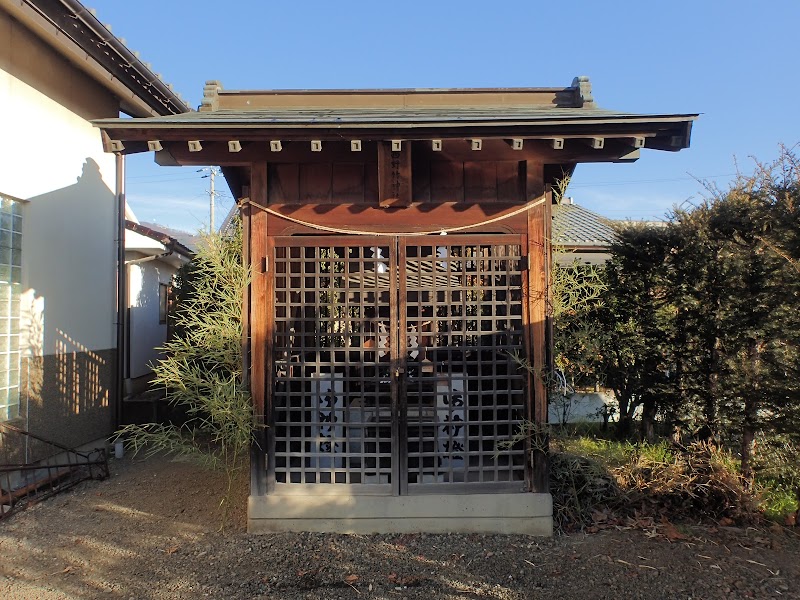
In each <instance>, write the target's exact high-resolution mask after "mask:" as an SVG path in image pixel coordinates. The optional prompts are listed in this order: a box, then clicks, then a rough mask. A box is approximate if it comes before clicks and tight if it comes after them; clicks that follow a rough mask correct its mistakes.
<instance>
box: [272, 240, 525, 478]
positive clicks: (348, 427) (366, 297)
mask: <svg viewBox="0 0 800 600" xmlns="http://www.w3.org/2000/svg"><path fill="white" fill-rule="evenodd" d="M522 248H523V245H522V244H521V243H520V237H519V236H480V237H478V236H469V237H467V236H464V237H458V236H450V237H448V238H442V237H438V236H437V237H426V238H412V239H403V238H401V239H399V240H398V239H395V238H367V239H365V238H353V237H296V238H276V240H275V251H274V260H273V265H274V268H273V269H272V271H273V274H274V297H273V306H274V338H273V353H272V365H271V367H272V381H273V386H272V407H273V410H272V420H271V423H269V424H268V425H269V426H270V427H272V428H273V436H274V440H275V445H274V448H275V452H274V461H273V462H272V464H273V465H274V475H275V482H276V483H277V484H351V485H361V486H371V487H372V488H373V489H375V491H376V492H377V493H413V492H414V491H416V490H420V491H423V490H424V489H427V487H429V486H431V485H436V484H447V485H452V484H465V485H470V486H475V485H482V486H483V487H487V486H486V485H485V484H491V485H489V486H488V487H495V488H497V487H498V484H508V483H509V482H517V483H516V487H518V488H519V487H521V485H520V484H519V481H520V480H523V479H524V474H525V468H524V460H523V455H524V450H523V448H521V447H518V448H514V449H513V450H502V449H501V448H500V447H499V446H498V442H499V441H502V440H506V439H509V438H510V437H511V436H512V435H513V433H514V429H515V427H516V426H517V425H518V423H519V422H520V420H521V419H522V418H523V417H524V407H525V393H526V390H525V386H524V383H525V377H524V376H523V372H522V371H520V370H519V368H518V367H517V365H516V364H515V363H514V362H513V361H512V360H511V358H510V353H515V352H517V353H520V354H524V352H523V346H524V344H523V334H522V328H523V302H522V260H523V258H524V257H523V256H522Z"/></svg>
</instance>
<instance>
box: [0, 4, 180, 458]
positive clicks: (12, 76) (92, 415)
mask: <svg viewBox="0 0 800 600" xmlns="http://www.w3.org/2000/svg"><path fill="white" fill-rule="evenodd" d="M0 109H2V110H0V131H1V132H2V136H0V164H2V165H3V168H2V170H1V171H0V197H2V222H0V246H2V252H1V253H0V258H2V261H0V265H1V266H0V321H1V323H0V421H4V422H10V423H13V424H14V425H16V426H18V427H20V428H22V429H25V430H28V431H30V432H33V433H36V434H38V435H39V436H42V437H44V438H47V439H49V440H52V441H55V442H59V443H61V444H64V445H67V446H71V447H74V446H79V445H81V444H85V443H87V442H90V441H92V440H96V439H98V438H104V437H106V436H107V435H108V434H109V433H111V432H112V431H113V430H114V428H115V426H116V422H117V418H118V401H119V399H120V384H121V381H122V378H121V374H120V368H121V366H122V365H121V363H120V361H119V360H118V355H119V352H118V349H119V347H120V345H121V343H122V340H123V335H122V333H123V332H122V320H121V318H120V315H121V314H122V313H121V310H120V309H121V308H123V307H121V306H120V302H119V301H118V300H119V299H120V298H124V287H125V286H124V280H123V281H119V282H118V279H117V265H118V262H121V261H122V259H123V258H124V254H123V249H122V248H121V247H120V242H119V241H120V240H121V239H122V237H123V232H124V214H123V213H122V211H121V210H120V207H124V160H123V158H122V157H121V156H114V155H111V154H107V153H104V151H103V145H102V142H101V136H100V134H99V132H98V131H97V129H96V128H95V127H93V126H92V124H91V120H92V119H97V118H101V117H119V116H120V113H124V114H127V115H131V116H137V117H145V116H156V115H167V114H174V113H180V112H184V111H187V110H189V109H188V107H187V106H186V105H185V104H184V103H183V101H182V100H181V99H180V98H179V97H178V96H177V95H176V94H175V93H174V92H172V91H171V90H170V89H169V88H168V86H167V85H166V84H165V83H164V82H162V81H160V80H159V79H158V77H157V76H156V75H155V73H153V72H152V71H151V70H150V68H148V67H147V66H145V64H144V63H143V62H142V61H140V60H139V59H138V58H137V57H135V56H134V55H133V53H132V52H130V51H129V50H128V49H127V48H126V47H125V46H124V44H122V42H120V40H118V39H117V38H116V37H115V36H114V35H113V34H111V32H110V31H109V30H108V29H107V28H106V27H104V26H103V25H102V24H101V23H100V22H99V21H97V19H95V18H94V16H93V15H92V14H91V13H90V12H89V11H88V10H87V9H85V8H84V7H83V6H82V5H81V4H80V3H79V2H76V1H75V0H54V1H47V2H45V1H36V0H13V1H12V0H0ZM120 292H123V293H120ZM5 443H6V444H7V445H8V444H10V443H11V442H9V441H8V439H6V442H5ZM7 449H8V448H7ZM12 450H14V449H12ZM16 450H18V454H19V456H18V458H20V459H21V460H24V461H26V462H27V461H31V460H34V459H36V458H38V457H37V456H36V452H35V450H32V449H31V448H30V447H29V446H27V445H25V446H24V447H22V446H20V447H19V448H17V449H16Z"/></svg>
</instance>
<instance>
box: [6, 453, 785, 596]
mask: <svg viewBox="0 0 800 600" xmlns="http://www.w3.org/2000/svg"><path fill="white" fill-rule="evenodd" d="M111 468H112V477H111V478H110V479H108V480H106V481H102V482H86V483H83V484H81V485H80V486H77V487H76V488H74V489H73V490H71V491H69V492H66V493H64V494H61V495H59V496H57V497H55V498H52V499H50V500H47V501H45V502H42V503H40V504H38V505H36V506H33V507H31V508H29V509H28V510H27V511H24V512H21V513H19V514H17V515H14V516H12V517H11V518H9V519H7V520H5V521H0V557H2V558H0V598H2V599H4V600H15V599H20V598H24V599H37V600H38V599H43V600H51V599H57V598H122V599H125V600H127V599H136V600H139V599H153V600H155V599H159V600H161V599H164V600H173V599H175V600H177V599H186V598H225V599H240V598H242V599H244V598H272V599H275V598H281V599H282V598H286V599H289V600H294V599H301V598H303V599H305V598H311V599H316V598H319V599H326V600H336V599H339V598H342V599H355V598H359V599H367V598H391V599H397V600H400V599H404V598H408V599H411V598H426V599H427V598H432V599H444V598H495V599H521V598H564V599H569V598H581V599H589V598H613V599H622V598H642V599H648V600H657V599H660V598H664V599H667V598H669V599H673V598H685V599H689V598H692V599H700V598H703V599H706V598H708V599H711V598H773V597H775V598H800V565H799V564H798V553H799V552H800V536H798V534H797V533H795V532H794V531H790V530H786V529H780V528H777V527H776V528H773V529H760V530H759V529H737V528H732V527H689V526H681V527H677V528H676V527H674V526H671V525H668V524H664V525H658V526H654V527H649V528H648V527H636V528H622V527H613V528H606V529H602V528H601V529H600V531H598V532H597V533H593V534H590V535H584V534H580V535H570V536H560V537H557V538H554V539H540V538H530V537H524V536H496V535H423V534H416V535H371V536H356V535H330V534H274V535H264V536H250V535H248V534H247V533H245V532H244V518H245V515H244V503H245V498H246V495H247V491H246V489H244V485H242V486H241V488H240V489H238V490H237V495H238V498H237V504H238V506H239V507H240V509H239V510H238V511H236V512H235V514H234V517H233V520H234V523H233V526H232V527H231V528H229V529H228V531H226V532H224V533H220V532H219V531H217V526H218V524H219V519H218V516H217V512H216V511H217V504H218V496H217V492H216V490H218V489H220V487H221V485H222V481H221V479H220V478H218V477H216V476H213V475H209V474H208V473H207V472H204V471H201V470H199V469H197V468H196V467H194V466H190V465H186V464H182V463H173V462H169V461H168V460H165V459H163V458H154V459H150V460H147V461H141V460H130V459H128V458H126V459H123V460H119V461H112V465H111Z"/></svg>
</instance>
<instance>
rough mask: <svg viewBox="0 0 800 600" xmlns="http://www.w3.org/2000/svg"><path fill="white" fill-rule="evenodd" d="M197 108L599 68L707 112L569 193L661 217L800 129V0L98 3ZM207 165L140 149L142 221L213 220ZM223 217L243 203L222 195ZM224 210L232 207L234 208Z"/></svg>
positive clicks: (510, 83) (561, 81)
mask: <svg viewBox="0 0 800 600" xmlns="http://www.w3.org/2000/svg"><path fill="white" fill-rule="evenodd" d="M86 2H87V6H90V7H92V8H95V9H96V10H97V17H98V18H99V19H100V20H101V21H102V22H104V23H109V24H110V25H111V26H112V30H113V32H114V33H115V34H116V35H117V36H119V37H122V38H124V39H125V40H126V42H127V45H128V47H129V48H131V49H132V50H136V51H139V52H140V54H141V57H142V59H143V60H144V61H146V62H150V63H152V65H153V69H154V70H155V71H156V72H158V73H161V74H162V76H163V79H164V80H165V81H167V82H168V83H171V84H173V86H174V87H175V89H176V90H177V91H179V92H180V93H181V94H182V95H183V96H184V98H186V99H187V100H188V101H189V104H190V105H192V106H193V107H194V108H196V107H197V105H198V104H199V103H200V98H201V96H202V88H203V83H204V82H205V81H206V80H207V79H217V80H219V81H221V82H222V84H223V86H224V87H225V88H227V89H266V88H364V87H525V86H532V87H536V86H559V85H568V84H569V83H570V82H571V81H572V78H573V77H574V76H576V75H589V76H590V78H591V81H592V84H593V91H594V96H595V99H596V100H597V102H598V104H599V105H600V106H601V107H603V108H609V109H613V110H622V111H631V112H645V113H646V112H653V113H701V116H700V119H699V120H698V121H697V122H696V123H695V126H694V131H693V136H692V147H691V148H690V149H689V150H684V151H681V152H679V153H668V152H658V151H646V152H643V153H642V158H641V159H640V160H639V161H637V162H636V163H633V164H627V165H626V164H596V165H580V166H579V167H578V169H577V171H576V175H575V177H574V179H573V182H572V186H571V188H570V195H572V196H573V197H574V198H575V200H576V201H577V202H579V203H581V204H583V205H584V206H587V207H589V208H591V209H592V210H595V211H596V212H599V213H601V214H604V215H606V216H609V217H612V218H634V219H653V218H660V217H663V215H664V214H665V213H666V212H667V211H668V210H669V209H670V207H672V206H673V205H675V204H681V203H683V202H687V201H688V202H692V201H697V199H698V198H700V196H701V195H702V193H703V192H702V190H703V188H702V185H701V183H699V182H698V181H697V180H698V179H700V180H709V181H712V182H714V183H716V184H718V185H720V186H722V187H725V186H726V185H727V183H728V182H729V181H730V180H731V178H732V177H733V175H734V174H735V172H736V163H735V161H738V165H739V168H740V169H741V170H743V171H745V172H747V171H749V170H751V169H752V165H753V162H752V159H751V157H752V156H755V157H757V158H759V159H761V160H765V161H766V160H771V159H772V158H774V157H776V156H777V153H778V145H779V144H780V143H784V144H786V145H789V146H792V145H794V144H796V143H797V142H799V141H800V128H799V127H798V126H799V125H800V117H799V116H798V115H799V114H800V111H798V106H800V75H798V73H797V65H796V57H797V35H798V31H797V24H798V23H800V1H798V0H771V1H770V2H754V1H740V0H728V1H717V0H694V1H692V2H687V1H683V0H672V1H671V2H658V1H650V2H642V1H641V0H640V1H637V2H624V1H618V2H600V1H597V0H594V1H589V0H586V1H584V0H573V1H572V2H568V3H567V2H554V1H552V0H551V1H549V2H541V1H539V0H528V1H505V2H500V1H495V2H472V1H469V0H460V1H457V2H456V1H449V0H445V1H438V2H437V1H435V0H427V1H426V2H420V1H417V0H403V1H400V2H378V1H372V2H364V1H353V2H347V1H346V0H339V1H338V2H318V1H313V2H312V1H305V2H304V1H302V0H294V1H267V0H263V1H259V2H253V1H245V0H227V2H210V1H206V0H195V1H193V2H183V1H180V2H179V1H175V0H172V1H164V0H160V1H155V0H136V1H128V2H121V1H120V0H86ZM201 175H202V174H201V173H197V172H196V169H195V168H188V167H184V168H174V167H173V168H169V167H156V166H155V165H154V164H153V162H152V154H147V155H141V156H136V157H132V158H131V159H129V167H128V197H129V201H130V203H131V206H132V207H133V209H134V211H135V212H136V214H137V216H138V217H139V219H140V220H145V221H156V222H159V223H162V224H164V225H170V226H174V227H178V228H182V229H187V230H193V229H197V228H198V227H202V226H207V224H208V194H207V184H208V179H201V178H200V177H201ZM220 187H221V188H222V190H223V191H227V190H226V188H225V186H224V185H222V186H220ZM219 203H221V204H222V206H221V208H220V209H218V215H219V214H222V215H224V213H225V212H226V211H227V209H228V208H230V206H231V204H232V199H231V198H230V196H229V195H228V196H227V197H223V198H220V199H219ZM219 220H221V217H219Z"/></svg>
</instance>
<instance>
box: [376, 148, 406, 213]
mask: <svg viewBox="0 0 800 600" xmlns="http://www.w3.org/2000/svg"><path fill="white" fill-rule="evenodd" d="M394 147H395V144H394V142H382V143H379V144H378V203H379V204H380V206H382V207H384V208H387V207H390V206H408V205H409V204H411V193H412V188H411V145H410V144H406V145H405V146H403V147H402V150H400V151H397V150H393V148H394Z"/></svg>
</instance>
